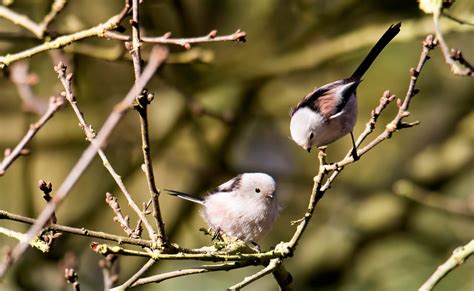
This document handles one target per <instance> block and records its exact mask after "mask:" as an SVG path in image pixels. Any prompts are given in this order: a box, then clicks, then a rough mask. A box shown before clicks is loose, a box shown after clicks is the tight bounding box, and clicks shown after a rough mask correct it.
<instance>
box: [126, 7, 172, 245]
mask: <svg viewBox="0 0 474 291" xmlns="http://www.w3.org/2000/svg"><path fill="white" fill-rule="evenodd" d="M139 11H140V3H139V0H132V20H131V25H132V49H131V52H130V53H131V55H132V60H133V67H134V72H135V81H138V79H139V77H140V74H141V71H142V68H141V62H142V60H141V54H140V51H141V49H140V14H139ZM152 100H153V94H150V95H149V94H143V93H142V94H140V95H139V96H137V103H138V104H137V105H135V106H134V108H135V109H136V110H137V111H138V113H139V115H140V132H141V140H142V152H143V160H144V171H145V175H146V177H147V184H148V189H149V192H150V196H151V201H152V204H153V217H154V218H155V221H156V227H157V237H156V238H154V240H156V241H158V244H159V245H161V246H164V245H166V244H167V239H166V233H165V224H164V222H163V218H162V216H161V209H160V203H159V199H158V198H159V196H160V192H159V191H158V189H157V188H156V182H155V174H154V172H153V162H152V159H151V145H150V135H149V130H148V129H149V126H148V105H149V104H150V102H151V101H152Z"/></svg>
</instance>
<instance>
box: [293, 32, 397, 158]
mask: <svg viewBox="0 0 474 291" xmlns="http://www.w3.org/2000/svg"><path fill="white" fill-rule="evenodd" d="M400 26H401V23H397V24H395V25H391V26H390V27H389V28H388V29H387V31H386V32H385V33H384V34H383V35H382V36H381V37H380V39H379V40H378V41H377V43H376V44H375V45H374V47H373V48H372V49H371V50H370V52H369V54H368V55H367V56H366V57H365V59H364V60H363V61H362V63H361V64H360V65H359V66H358V67H357V69H356V70H355V72H354V73H353V74H352V76H350V77H349V78H347V79H343V80H338V81H335V82H332V83H329V84H326V85H324V86H321V87H319V88H316V89H315V90H314V91H313V92H311V93H309V94H308V95H306V96H305V97H304V98H303V99H302V100H301V101H300V102H299V103H298V105H296V107H295V108H293V109H292V110H291V112H290V116H291V122H290V131H291V138H292V139H293V140H294V141H295V143H297V144H298V145H299V146H301V147H302V148H304V149H305V150H307V151H308V152H310V151H311V147H313V146H316V147H320V146H324V145H328V144H330V143H332V142H334V141H336V140H338V139H339V138H341V137H343V136H344V135H346V134H348V133H350V134H351V138H352V145H353V148H352V155H353V157H354V159H358V156H357V150H356V147H355V141H354V135H353V134H352V130H353V128H354V125H355V122H356V119H357V96H356V89H357V86H359V84H360V82H361V81H362V76H363V75H364V74H365V72H366V71H367V70H368V69H369V67H370V66H371V65H372V63H373V62H374V61H375V59H376V58H377V56H378V55H379V54H380V52H381V51H382V50H383V49H384V47H385V46H386V45H387V44H388V43H389V42H390V41H391V40H392V39H393V38H394V37H395V36H396V35H397V34H398V33H399V32H400Z"/></svg>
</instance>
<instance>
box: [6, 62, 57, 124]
mask: <svg viewBox="0 0 474 291" xmlns="http://www.w3.org/2000/svg"><path fill="white" fill-rule="evenodd" d="M10 73H11V75H10V80H11V81H12V82H13V83H14V84H15V86H16V88H17V91H18V95H20V98H21V101H22V109H23V110H25V111H26V112H33V113H36V114H40V115H41V114H44V113H45V112H46V110H47V109H48V102H46V101H45V100H41V99H39V98H38V97H37V96H35V94H34V93H33V89H32V88H31V86H32V85H34V84H36V83H37V82H38V76H37V75H35V74H29V73H28V62H27V61H21V62H17V63H15V64H13V65H12V66H11V69H10Z"/></svg>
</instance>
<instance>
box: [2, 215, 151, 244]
mask: <svg viewBox="0 0 474 291" xmlns="http://www.w3.org/2000/svg"><path fill="white" fill-rule="evenodd" d="M0 219H8V220H13V221H17V222H21V223H26V224H35V223H36V219H33V218H30V217H25V216H21V215H18V214H13V213H10V212H7V211H3V210H0ZM45 230H54V231H60V232H65V233H70V234H75V235H79V236H87V237H93V238H98V239H103V240H108V241H114V242H116V243H118V244H129V245H136V246H141V247H148V248H149V247H151V246H152V245H153V243H152V241H150V240H144V239H133V238H128V237H124V236H119V235H113V234H109V233H105V232H100V231H94V230H90V229H85V228H76V227H70V226H65V225H61V224H55V223H53V224H49V225H48V226H47V227H46V228H45Z"/></svg>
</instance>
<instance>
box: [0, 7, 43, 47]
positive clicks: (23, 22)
mask: <svg viewBox="0 0 474 291" xmlns="http://www.w3.org/2000/svg"><path fill="white" fill-rule="evenodd" d="M0 17H3V18H5V19H7V20H10V21H11V22H13V23H14V24H16V25H19V26H21V27H23V28H25V29H27V30H28V31H30V32H31V33H33V34H34V35H35V36H36V37H37V38H39V39H41V38H43V33H44V30H43V29H42V28H41V27H40V26H39V25H38V23H36V22H34V21H33V20H31V19H30V18H29V17H28V16H26V15H22V14H19V13H16V12H15V11H13V10H10V9H9V8H7V7H5V6H3V5H0Z"/></svg>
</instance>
